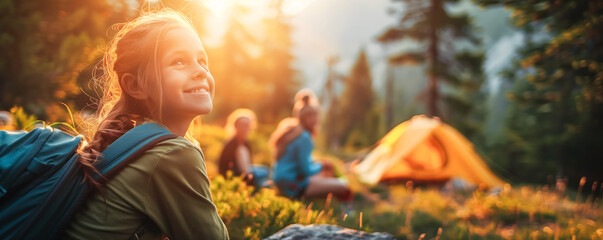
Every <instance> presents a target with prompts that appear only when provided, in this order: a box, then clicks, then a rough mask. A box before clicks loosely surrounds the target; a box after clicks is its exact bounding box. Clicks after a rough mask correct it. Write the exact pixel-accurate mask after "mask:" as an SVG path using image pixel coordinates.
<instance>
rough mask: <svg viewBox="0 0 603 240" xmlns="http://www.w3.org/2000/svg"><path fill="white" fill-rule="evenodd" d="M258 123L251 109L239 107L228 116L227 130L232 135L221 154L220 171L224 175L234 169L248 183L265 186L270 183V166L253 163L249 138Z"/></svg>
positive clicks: (235, 173) (233, 171)
mask: <svg viewBox="0 0 603 240" xmlns="http://www.w3.org/2000/svg"><path fill="white" fill-rule="evenodd" d="M256 125H257V123H256V117H255V114H254V113H253V111H251V110H249V109H245V108H239V109H237V110H235V111H234V112H232V113H231V114H230V115H229V116H228V120H227V123H226V132H227V134H228V136H230V137H229V139H228V141H227V142H226V144H225V145H224V148H223V149H222V154H220V160H219V171H220V174H222V175H224V176H226V172H227V171H232V173H233V174H234V175H235V176H243V179H244V180H245V182H247V183H248V184H252V185H254V186H255V187H263V186H264V185H265V184H268V183H267V182H266V180H268V168H267V167H265V166H261V165H253V164H252V160H251V158H252V157H251V156H252V155H251V144H250V143H249V139H248V136H249V133H250V132H251V131H253V130H254V129H255V126H256Z"/></svg>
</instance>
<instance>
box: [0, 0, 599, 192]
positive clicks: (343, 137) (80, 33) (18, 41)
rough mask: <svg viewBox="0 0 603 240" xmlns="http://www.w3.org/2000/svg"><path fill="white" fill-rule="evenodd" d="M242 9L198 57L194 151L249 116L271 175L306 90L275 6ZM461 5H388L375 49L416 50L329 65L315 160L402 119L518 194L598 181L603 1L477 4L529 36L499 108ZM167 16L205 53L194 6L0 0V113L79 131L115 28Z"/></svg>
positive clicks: (369, 140) (173, 0)
mask: <svg viewBox="0 0 603 240" xmlns="http://www.w3.org/2000/svg"><path fill="white" fill-rule="evenodd" d="M244 2H245V1H240V2H236V1H235V3H234V4H233V6H232V8H233V10H232V11H229V12H226V13H224V14H223V15H222V16H221V17H224V18H226V25H225V30H224V34H223V35H222V37H221V39H220V40H219V41H218V42H219V44H215V45H208V46H206V49H207V52H208V55H209V57H210V64H211V71H212V74H213V75H214V77H215V79H216V98H215V102H214V104H215V108H214V109H215V110H214V112H213V113H212V114H210V115H208V116H206V117H205V118H204V127H203V129H201V130H198V131H199V133H198V134H199V136H200V137H198V139H199V140H200V143H201V145H202V147H203V148H204V149H205V151H206V155H207V156H208V159H210V161H211V160H212V159H217V156H218V153H219V151H220V150H219V149H221V144H222V142H223V141H225V140H226V136H225V133H224V132H223V129H222V128H221V126H222V125H223V124H224V122H225V118H226V116H227V115H228V114H229V113H230V112H231V111H233V110H234V109H236V108H239V107H247V108H251V109H252V110H254V111H255V112H256V113H257V115H258V119H259V123H260V124H259V128H258V130H257V131H256V132H255V133H254V135H252V144H253V148H254V161H255V162H256V163H262V164H266V165H270V164H271V162H272V155H271V153H270V150H269V148H268V146H267V143H266V142H267V139H268V137H269V135H270V133H271V132H272V131H273V130H274V128H275V126H276V123H277V122H278V121H279V120H281V119H282V118H284V117H286V116H289V115H290V113H291V112H290V111H291V107H292V102H293V94H294V93H295V91H297V90H298V89H300V88H301V87H303V86H305V83H306V82H307V81H308V79H304V78H303V76H302V75H301V74H300V73H299V70H297V69H295V67H294V64H293V62H294V61H295V56H294V54H293V53H292V48H293V45H294V43H293V40H292V33H293V31H294V29H293V27H292V24H291V19H290V16H289V15H287V14H284V13H283V11H282V4H283V3H284V1H280V0H272V1H266V2H268V4H266V8H265V11H264V12H263V14H260V19H261V20H260V21H253V24H251V23H250V22H251V21H248V19H249V18H252V17H255V18H257V15H258V14H257V13H255V12H253V11H254V10H253V8H250V7H249V5H246V4H243V3H244ZM462 2H463V1H460V0H432V1H418V0H417V1H415V0H404V1H392V7H391V8H390V9H388V10H386V9H384V10H383V14H390V15H392V16H393V17H395V18H396V19H398V20H399V21H397V23H396V24H395V25H393V26H374V27H375V28H381V29H383V31H382V34H380V35H378V36H374V37H375V39H377V40H378V42H380V43H381V44H383V45H384V46H391V45H395V44H399V43H401V42H404V41H414V42H416V43H419V44H418V45H417V47H415V48H411V49H409V50H405V51H397V50H396V51H391V52H390V53H388V55H387V62H388V64H387V67H386V68H385V69H380V68H373V67H372V66H371V62H370V61H369V59H368V58H367V56H366V49H364V48H360V49H358V54H357V55H356V59H355V61H354V64H353V66H352V67H351V68H350V70H349V72H346V73H341V72H338V71H336V70H335V68H334V66H335V65H336V64H337V63H338V61H339V59H338V58H337V57H333V58H331V59H329V60H328V61H325V63H324V65H325V66H327V67H328V68H329V71H328V74H327V76H325V79H326V81H325V82H324V85H322V86H321V89H320V91H317V93H318V95H319V97H320V98H321V102H322V106H323V108H322V109H323V114H322V116H323V121H322V124H321V131H320V134H319V136H318V139H317V147H318V149H319V150H321V151H322V152H326V153H329V154H334V155H336V156H339V157H341V158H343V160H344V161H349V160H353V159H355V158H358V157H359V156H361V155H362V154H363V153H365V152H366V151H367V150H368V149H370V148H371V146H372V145H373V144H374V143H375V142H376V141H377V140H378V139H379V138H380V137H381V136H383V135H384V134H385V133H386V132H387V131H388V130H389V129H391V128H392V127H393V126H395V125H396V124H397V123H399V121H400V118H399V117H396V116H397V115H400V113H403V114H406V115H405V116H404V117H405V119H402V121H403V120H406V119H408V118H410V117H411V116H412V115H414V114H427V115H431V116H438V117H440V118H441V119H442V120H444V121H445V122H447V123H448V124H450V125H452V126H454V127H455V128H457V129H458V130H460V131H461V132H462V133H463V134H464V135H465V136H466V137H468V138H469V139H470V140H471V141H472V142H473V143H474V144H475V147H476V148H477V149H478V150H479V152H480V153H481V154H482V157H484V158H485V159H486V160H487V162H488V163H489V164H490V165H491V167H492V168H493V170H494V171H495V172H497V173H498V174H499V175H501V176H502V177H503V178H506V179H508V180H509V181H511V182H513V183H517V182H520V183H552V182H555V180H556V179H558V178H567V182H568V186H570V187H571V186H578V181H579V180H580V178H581V177H583V176H586V177H587V179H588V182H589V183H591V182H592V181H595V180H598V181H599V182H601V180H603V179H601V177H602V174H601V169H603V161H601V159H602V157H601V156H603V140H602V138H601V137H600V136H602V135H603V124H602V123H601V119H603V118H602V117H603V105H602V103H603V85H602V84H603V83H602V79H601V78H602V77H603V60H602V58H603V52H602V51H603V50H602V49H601V48H600V46H601V45H603V44H602V37H601V32H602V31H601V30H603V29H602V25H601V24H602V21H603V17H602V16H603V14H602V11H603V2H601V1H596V0H532V1H511V0H473V3H472V4H477V5H480V6H482V7H484V8H495V7H501V6H504V8H505V9H506V11H508V12H510V15H511V21H512V23H513V24H514V26H515V30H516V31H518V32H521V33H522V36H523V38H524V43H525V44H524V45H523V46H522V47H521V48H520V49H518V51H517V55H516V56H517V57H516V58H515V59H514V62H513V63H512V64H510V65H509V66H508V67H507V69H505V70H504V71H502V72H501V73H500V74H501V76H502V77H503V78H504V79H505V82H506V84H508V85H510V86H511V88H510V90H508V91H507V92H505V93H504V94H506V96H507V100H508V101H509V102H508V104H507V105H506V107H503V108H489V106H490V105H487V104H486V102H487V101H486V99H487V98H488V94H489V93H488V92H487V91H485V90H484V87H483V84H484V81H485V78H486V77H485V75H484V72H483V69H484V66H483V65H484V51H485V49H484V48H483V46H482V45H481V42H482V41H481V40H482V39H481V38H480V36H481V35H480V30H479V29H477V28H476V27H475V22H474V20H473V19H472V18H471V17H470V16H469V15H467V14H464V13H462V12H461V13H459V12H454V11H451V9H452V7H453V6H455V5H458V4H461V3H462ZM162 7H170V8H173V9H177V10H180V11H182V12H183V13H184V14H185V15H187V16H188V17H189V18H191V20H192V22H193V24H194V26H195V28H196V29H197V31H198V32H199V34H200V36H201V38H202V40H204V41H205V39H206V38H207V32H208V31H209V30H208V27H209V26H208V25H210V24H208V22H207V21H208V20H207V16H209V15H211V14H216V13H212V12H211V10H210V9H209V8H208V5H207V4H205V3H204V2H203V1H187V0H163V1H143V0H138V1H126V0H87V1H75V0H58V1H52V2H48V1H41V0H31V1H16V0H15V1H11V0H5V1H1V2H0V28H1V29H2V31H1V32H0V51H1V52H2V53H3V57H2V58H0V92H1V95H0V109H3V110H9V109H11V108H13V107H14V106H21V107H22V109H19V110H15V111H14V113H16V114H20V115H23V114H24V113H28V114H33V115H34V116H35V118H37V119H45V120H46V121H49V122H55V121H63V122H69V121H70V120H69V119H70V118H69V114H68V112H67V111H66V110H65V108H64V107H63V106H61V104H60V102H64V103H66V104H67V105H69V106H70V107H71V109H72V110H74V111H75V112H78V113H80V112H81V113H83V115H82V116H83V117H82V116H79V114H76V115H78V116H77V117H76V119H83V118H85V116H89V115H90V114H92V113H93V111H94V110H95V100H96V99H98V96H99V92H98V91H99V89H96V88H95V87H94V86H93V85H91V84H90V79H91V78H92V77H93V76H92V69H93V68H94V66H95V64H96V63H97V62H98V61H99V60H100V58H101V56H102V51H103V49H104V45H105V44H106V43H107V41H108V39H110V38H111V37H112V36H113V34H114V33H115V28H111V26H112V25H113V24H115V23H120V22H124V21H127V20H129V19H133V18H135V17H136V16H138V15H139V14H140V13H141V11H147V10H149V9H151V10H152V9H159V8H162ZM409 9H412V11H409ZM258 22H259V23H260V24H258ZM251 25H253V26H251ZM413 66H414V67H419V68H420V69H423V70H424V71H425V77H424V79H421V81H423V80H424V81H425V83H424V85H425V86H426V87H425V89H423V90H422V91H420V92H417V93H416V94H417V96H416V97H415V98H411V99H412V100H411V101H410V102H408V103H407V104H406V105H404V106H394V102H395V99H400V98H401V96H402V95H403V94H402V92H400V88H404V87H405V86H406V85H405V84H406V82H405V81H406V80H407V79H406V77H407V76H400V74H395V73H396V69H399V68H402V67H413ZM372 71H385V72H384V74H385V75H386V78H385V79H386V84H385V86H386V87H385V88H384V90H385V91H384V92H381V91H380V90H379V89H373V86H374V81H375V80H374V79H373V76H374V74H372ZM396 85H397V86H400V87H395V86H396ZM402 97H403V96H402ZM17 112H18V113H17ZM501 112H502V113H503V114H502V115H500V114H498V113H501ZM497 114H498V115H497ZM490 116H503V117H502V118H503V120H502V121H500V122H501V124H502V127H501V129H502V130H501V131H500V133H496V134H492V133H486V131H485V126H484V125H485V121H486V119H487V118H488V117H490ZM25 119H27V118H25ZM23 126H25V125H23Z"/></svg>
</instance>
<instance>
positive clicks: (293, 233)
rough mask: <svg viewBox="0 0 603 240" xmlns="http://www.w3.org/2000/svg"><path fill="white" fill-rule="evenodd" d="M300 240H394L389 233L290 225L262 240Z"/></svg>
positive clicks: (334, 227)
mask: <svg viewBox="0 0 603 240" xmlns="http://www.w3.org/2000/svg"><path fill="white" fill-rule="evenodd" d="M277 239H281V240H302V239H317V240H318V239H342V240H343V239H346V240H348V239H349V240H395V238H394V237H393V236H392V235H391V234H389V233H381V232H377V233H367V232H363V231H358V230H354V229H349V228H343V227H340V226H334V225H328V224H321V225H307V226H304V225H300V224H292V225H289V226H287V227H286V228H283V229H281V230H280V231H278V232H277V233H275V234H273V235H272V236H270V237H268V238H266V239H264V240H277Z"/></svg>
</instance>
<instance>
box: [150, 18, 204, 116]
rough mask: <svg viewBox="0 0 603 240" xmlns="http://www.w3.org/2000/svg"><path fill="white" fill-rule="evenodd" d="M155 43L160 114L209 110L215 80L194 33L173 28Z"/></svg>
mask: <svg viewBox="0 0 603 240" xmlns="http://www.w3.org/2000/svg"><path fill="white" fill-rule="evenodd" d="M159 44H160V46H161V47H160V52H159V61H160V63H159V64H160V72H161V78H162V81H161V87H162V89H161V92H162V101H163V103H162V105H163V106H162V109H163V113H162V114H163V118H164V119H165V118H170V119H174V118H190V117H195V116H198V115H203V114H208V113H210V112H211V110H212V108H213V105H212V99H213V95H214V86H215V82H214V78H213V77H212V75H211V73H210V72H209V65H208V60H207V54H206V53H205V50H204V49H203V45H202V43H201V40H200V39H199V37H198V36H197V34H195V33H194V32H193V31H191V30H189V29H187V28H184V27H179V28H175V29H172V30H169V31H168V32H167V33H166V35H165V38H164V39H163V41H161V42H160V43H159Z"/></svg>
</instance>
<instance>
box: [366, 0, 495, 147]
mask: <svg viewBox="0 0 603 240" xmlns="http://www.w3.org/2000/svg"><path fill="white" fill-rule="evenodd" d="M401 2H402V5H401V6H402V7H403V9H404V10H403V11H402V12H401V13H400V20H399V22H398V24H397V26H395V27H392V28H389V29H387V30H386V31H385V32H384V33H383V34H381V35H380V36H379V37H378V40H379V41H380V42H382V43H385V44H392V43H395V42H398V41H400V40H403V39H410V40H414V41H416V42H419V43H426V45H427V46H426V47H425V49H419V50H415V51H406V52H403V53H398V54H395V55H394V56H392V57H390V59H389V62H390V63H391V64H394V65H416V64H423V63H426V64H427V69H428V70H427V77H428V84H427V89H426V91H425V95H426V100H427V107H426V109H427V115H429V116H438V117H440V118H442V119H444V120H445V121H448V122H449V123H450V124H451V125H453V126H455V127H457V128H459V129H460V130H461V131H462V132H463V133H464V134H465V135H474V134H476V133H477V132H478V130H479V129H480V128H481V126H480V122H481V119H482V116H481V115H482V114H481V113H479V111H475V108H474V107H473V106H474V105H476V104H479V103H480V102H482V101H483V94H481V93H480V92H479V89H480V88H481V85H482V83H483V80H484V75H483V72H482V69H481V67H482V62H483V54H482V53H481V52H480V51H478V50H477V48H478V47H479V44H480V42H479V39H478V38H477V36H476V34H475V32H474V31H473V29H472V28H471V19H470V17H469V16H468V15H467V14H462V13H461V14H454V15H453V14H450V13H449V12H448V10H447V9H446V7H445V5H446V4H454V3H457V2H458V1H457V0H429V1H425V0H404V1H401ZM462 44H464V45H467V46H468V47H461V45H462ZM392 80H393V79H392ZM442 84H444V85H442ZM389 85H392V84H388V86H389ZM440 104H443V106H442V107H443V110H442V109H441V108H440ZM469 137H471V136H469Z"/></svg>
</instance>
